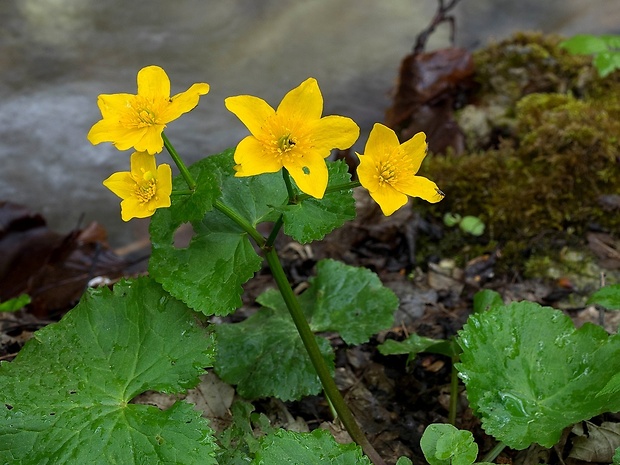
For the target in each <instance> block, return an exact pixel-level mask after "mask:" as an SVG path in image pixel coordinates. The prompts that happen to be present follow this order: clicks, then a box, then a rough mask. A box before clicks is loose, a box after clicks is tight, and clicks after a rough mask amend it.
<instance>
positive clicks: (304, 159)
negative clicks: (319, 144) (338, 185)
mask: <svg viewBox="0 0 620 465" xmlns="http://www.w3.org/2000/svg"><path fill="white" fill-rule="evenodd" d="M284 167H285V168H286V169H287V170H288V172H289V174H290V175H291V177H292V178H293V179H294V180H295V184H297V187H299V189H300V190H301V191H302V192H304V193H306V194H308V195H311V196H312V197H315V198H317V199H322V198H323V196H324V195H325V189H326V188H327V181H328V177H329V173H328V171H327V165H326V164H325V160H324V157H323V156H322V153H321V152H320V151H316V150H313V151H306V152H305V153H304V154H303V156H299V157H291V159H290V160H286V161H285V162H284Z"/></svg>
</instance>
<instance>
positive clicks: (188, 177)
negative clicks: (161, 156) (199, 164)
mask: <svg viewBox="0 0 620 465" xmlns="http://www.w3.org/2000/svg"><path fill="white" fill-rule="evenodd" d="M161 137H162V139H163V140H164V147H166V150H167V151H168V153H169V154H170V156H171V157H172V160H173V161H174V163H175V164H176V165H177V168H179V171H180V173H181V175H182V176H183V178H184V179H185V182H186V183H187V185H188V187H189V188H190V190H192V191H193V190H195V189H196V180H195V179H194V177H193V176H192V175H191V173H190V172H189V170H188V169H187V166H185V163H183V160H181V157H180V156H179V154H178V153H177V151H176V150H175V149H174V147H173V146H172V144H171V143H170V140H169V139H168V137H167V136H166V134H164V133H163V132H162V133H161Z"/></svg>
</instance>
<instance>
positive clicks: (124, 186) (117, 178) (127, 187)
mask: <svg viewBox="0 0 620 465" xmlns="http://www.w3.org/2000/svg"><path fill="white" fill-rule="evenodd" d="M103 185H104V186H105V187H107V188H108V189H110V190H111V191H112V192H114V193H115V194H116V195H117V196H119V197H120V198H121V199H127V198H129V197H131V196H132V195H133V193H134V191H135V189H136V182H135V181H134V180H133V178H132V177H131V173H130V172H129V171H120V172H118V173H114V174H112V175H111V176H110V177H108V178H107V179H106V180H105V181H103Z"/></svg>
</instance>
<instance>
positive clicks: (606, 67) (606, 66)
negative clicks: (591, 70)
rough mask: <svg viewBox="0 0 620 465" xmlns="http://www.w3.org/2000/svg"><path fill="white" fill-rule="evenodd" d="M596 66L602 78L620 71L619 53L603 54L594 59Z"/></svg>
mask: <svg viewBox="0 0 620 465" xmlns="http://www.w3.org/2000/svg"><path fill="white" fill-rule="evenodd" d="M593 63H594V66H595V67H596V69H597V70H598V74H599V76H601V77H605V76H608V75H610V74H611V73H613V72H614V71H615V70H617V69H620V53H619V52H601V53H599V54H598V55H596V56H595V57H594V62H593Z"/></svg>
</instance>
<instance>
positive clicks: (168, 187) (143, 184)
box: [103, 152, 172, 221]
mask: <svg viewBox="0 0 620 465" xmlns="http://www.w3.org/2000/svg"><path fill="white" fill-rule="evenodd" d="M130 163H131V171H122V172H118V173H114V174H113V175H112V176H110V177H109V178H108V179H106V180H105V181H103V185H104V186H106V187H107V188H108V189H110V190H111V191H112V192H114V193H115V194H116V195H118V196H119V197H120V198H121V199H123V200H122V202H121V217H122V219H123V221H129V220H130V219H132V218H147V217H149V216H151V215H153V213H155V210H156V209H158V208H161V207H169V206H170V193H171V192H172V170H171V169H170V165H166V164H162V165H159V166H156V164H155V157H154V156H153V155H150V154H148V153H146V152H134V153H133V154H132V155H131V160H130Z"/></svg>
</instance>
